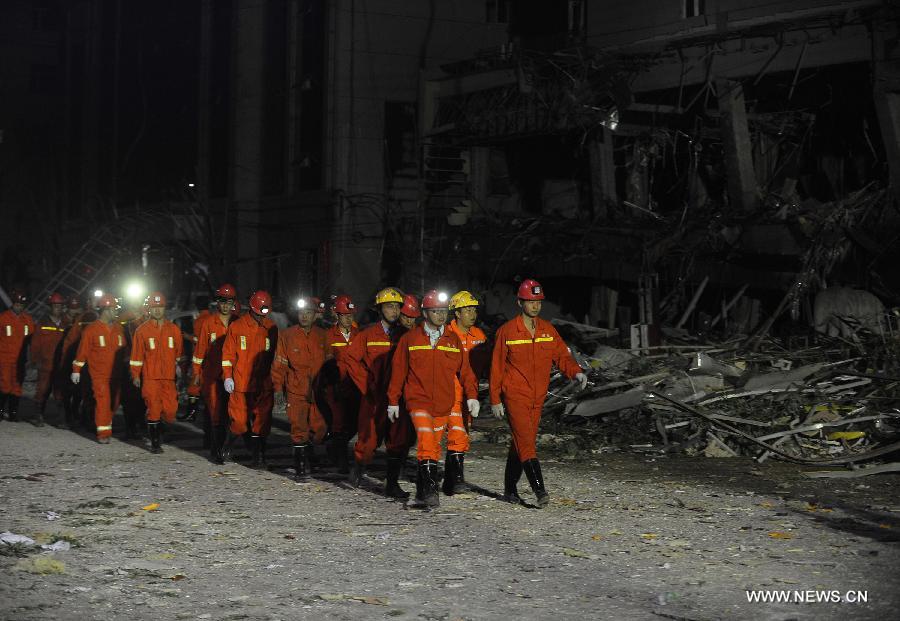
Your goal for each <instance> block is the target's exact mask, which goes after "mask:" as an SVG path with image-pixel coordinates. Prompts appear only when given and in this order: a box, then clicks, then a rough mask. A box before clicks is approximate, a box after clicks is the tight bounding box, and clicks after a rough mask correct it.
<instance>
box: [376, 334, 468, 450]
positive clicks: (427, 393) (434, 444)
mask: <svg viewBox="0 0 900 621" xmlns="http://www.w3.org/2000/svg"><path fill="white" fill-rule="evenodd" d="M457 381H458V382H459V383H460V384H461V385H462V387H463V390H464V392H465V394H466V397H467V398H469V399H477V398H478V383H477V382H476V380H475V375H474V374H473V373H472V368H471V367H470V366H469V360H468V358H467V357H466V356H465V355H464V352H463V349H462V342H461V341H460V340H459V336H457V334H456V333H455V332H453V331H452V330H448V329H447V328H444V331H443V334H441V335H440V336H439V337H438V339H437V341H436V342H435V345H434V347H432V346H431V338H430V337H429V336H428V333H426V332H425V328H423V327H422V326H421V325H419V326H416V327H415V328H413V329H412V330H410V331H409V332H407V333H406V334H404V335H403V337H402V338H401V339H400V341H399V342H398V343H397V349H396V351H394V357H393V360H392V361H391V379H390V384H389V385H388V391H387V398H388V404H390V405H399V404H400V395H401V392H402V394H403V397H404V399H405V400H406V407H407V409H408V410H409V413H410V415H411V416H412V419H413V424H414V425H415V428H416V436H417V437H418V440H419V445H418V449H417V454H416V456H417V459H418V460H419V461H423V460H427V459H433V460H435V461H437V460H439V459H440V458H441V438H442V437H443V435H444V429H446V427H447V423H448V421H449V419H450V410H451V408H452V407H453V403H454V401H455V400H456V382H457ZM460 422H462V421H460Z"/></svg>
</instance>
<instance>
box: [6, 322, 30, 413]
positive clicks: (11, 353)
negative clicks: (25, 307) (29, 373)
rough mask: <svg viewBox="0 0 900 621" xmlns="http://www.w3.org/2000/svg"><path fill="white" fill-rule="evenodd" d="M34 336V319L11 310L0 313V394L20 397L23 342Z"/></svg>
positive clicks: (22, 375)
mask: <svg viewBox="0 0 900 621" xmlns="http://www.w3.org/2000/svg"><path fill="white" fill-rule="evenodd" d="M33 334H34V319H32V318H31V315H29V314H28V313H25V312H23V313H21V314H19V315H17V314H15V313H14V312H12V310H7V311H4V312H3V313H0V392H2V393H3V394H5V395H13V396H16V397H21V396H22V381H23V380H24V379H25V340H26V339H27V338H28V337H29V336H32V335H33Z"/></svg>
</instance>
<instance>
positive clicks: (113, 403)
mask: <svg viewBox="0 0 900 621" xmlns="http://www.w3.org/2000/svg"><path fill="white" fill-rule="evenodd" d="M12 297H13V300H12V302H13V303H12V307H11V308H10V309H9V310H7V311H5V312H3V313H2V314H0V410H2V413H3V415H5V416H6V417H7V418H8V419H9V420H11V421H15V420H18V404H19V398H20V396H21V395H22V382H23V378H24V367H25V359H26V349H28V348H29V347H30V351H31V360H32V362H33V363H34V365H35V366H36V367H37V371H38V376H37V386H36V391H35V397H34V398H35V402H36V405H37V415H36V419H35V424H37V425H39V426H42V425H43V424H44V412H45V408H46V405H47V401H48V399H49V398H50V397H51V396H53V397H54V398H55V399H56V400H57V401H59V402H60V403H61V404H62V406H63V409H64V411H65V420H66V424H67V425H69V426H73V425H74V424H76V420H77V418H78V415H79V412H90V411H91V410H92V412H93V425H94V426H95V427H96V433H97V440H98V442H100V443H101V444H108V443H109V441H110V437H111V436H112V422H113V413H114V412H115V410H116V409H117V408H118V406H119V404H120V403H121V404H122V406H123V413H124V418H125V427H126V428H125V436H126V438H135V437H138V436H139V435H140V434H141V432H142V430H143V426H144V424H145V422H146V428H147V433H148V435H149V439H150V450H151V451H152V452H154V453H159V452H162V428H161V425H162V424H163V423H172V422H174V420H175V417H176V412H177V410H178V392H177V388H176V382H177V380H178V379H179V378H180V377H181V374H182V369H185V370H186V369H190V371H189V372H190V380H189V382H188V383H189V388H188V399H189V403H191V404H192V406H191V407H192V408H193V407H194V406H195V404H196V402H197V400H199V399H202V401H203V403H204V405H205V411H206V413H207V415H206V417H205V422H206V424H205V429H204V436H205V446H207V447H208V448H209V450H210V457H211V459H212V461H214V462H215V463H219V464H222V463H225V462H226V461H228V460H230V459H232V454H233V452H234V449H235V444H236V442H237V441H238V439H239V438H241V439H242V440H243V442H244V443H245V445H246V446H247V448H248V449H249V452H250V455H251V465H252V466H253V467H258V468H265V467H266V449H267V438H268V436H269V433H270V430H271V427H272V411H273V408H274V406H275V403H276V402H280V403H281V404H283V406H284V409H285V411H286V413H287V417H288V419H289V421H290V435H291V441H292V444H293V462H294V471H295V476H296V477H297V478H298V479H299V480H305V479H307V478H308V477H309V473H310V472H311V465H312V464H311V458H312V452H313V449H312V446H313V445H314V444H322V443H324V442H327V449H328V454H329V456H330V458H331V460H332V461H333V463H334V464H335V465H336V466H337V468H338V470H339V472H341V473H345V474H347V475H348V481H349V482H350V484H351V485H353V486H359V485H360V483H361V481H362V479H363V477H364V476H365V474H366V468H367V466H368V465H369V464H370V463H371V462H372V460H373V457H374V455H375V452H376V449H377V448H378V447H379V446H381V445H384V448H385V452H386V454H387V476H386V479H385V488H384V493H385V494H386V495H387V496H389V497H392V498H397V499H406V498H408V497H409V496H410V494H409V493H408V492H406V491H404V490H403V488H402V487H401V486H400V483H399V481H400V475H401V471H402V469H403V465H404V463H405V460H406V457H407V454H408V452H409V449H410V447H411V446H412V445H413V444H414V443H415V444H416V446H417V449H416V457H417V462H418V467H417V473H416V496H415V500H414V503H415V505H416V506H421V507H433V506H437V505H438V504H439V490H438V485H439V472H438V464H439V461H440V457H441V445H442V443H443V442H446V455H445V460H444V473H443V484H442V491H443V492H444V493H445V494H448V495H452V494H454V493H459V492H461V491H464V490H465V489H467V486H466V482H465V455H466V453H467V452H468V450H469V433H468V431H469V429H470V427H471V424H472V419H473V418H475V417H477V416H478V415H479V413H480V410H481V406H480V401H479V398H478V380H479V378H485V377H489V385H490V409H491V414H492V415H493V416H495V417H497V418H505V419H507V421H508V423H509V426H510V430H511V442H510V446H509V452H508V456H507V461H506V469H505V473H504V496H503V497H504V499H505V500H507V501H509V502H514V503H521V502H522V499H521V497H520V496H519V494H518V491H517V486H518V482H519V480H520V478H521V476H522V473H523V472H524V473H525V475H526V477H527V479H528V482H529V484H530V486H531V488H532V490H533V492H534V494H535V496H536V499H537V505H538V506H540V507H543V506H545V505H546V504H547V503H548V502H549V494H548V493H547V490H546V486H545V484H544V479H543V475H542V472H541V466H540V462H539V461H538V458H537V452H536V439H537V433H538V426H539V424H540V418H541V409H542V406H543V403H544V400H545V398H546V394H547V387H548V384H549V380H550V374H551V371H552V367H553V366H556V367H557V368H558V369H559V370H560V371H561V372H562V373H563V374H565V375H566V376H568V377H569V378H571V379H574V380H577V381H578V382H579V383H580V385H581V388H584V387H585V386H586V384H587V377H586V375H585V374H584V372H583V371H582V369H581V368H580V367H579V366H578V364H577V363H576V362H575V360H574V359H573V358H572V356H571V354H570V352H569V350H568V349H567V347H566V345H565V343H564V342H563V340H562V338H561V337H560V335H559V333H558V332H557V331H556V329H555V328H554V327H553V326H552V325H551V324H550V323H549V322H548V321H545V320H544V319H542V318H541V317H540V316H539V315H540V312H541V301H542V300H543V299H544V291H543V288H542V287H541V285H540V284H539V283H538V282H537V281H535V280H533V279H526V280H524V281H523V282H522V283H521V285H520V286H519V289H518V295H517V297H518V305H519V307H520V310H521V312H520V314H519V315H518V316H516V317H515V318H514V319H512V320H510V321H508V322H506V323H505V324H503V325H502V326H501V327H500V328H499V330H497V332H496V334H495V336H494V339H493V348H492V350H491V349H490V345H489V343H488V339H487V337H486V335H485V333H484V332H483V331H482V330H481V329H480V328H478V327H477V326H476V325H475V324H476V322H477V319H478V307H479V302H478V300H477V299H476V298H475V296H473V295H472V294H471V293H470V292H468V291H459V292H458V293H456V294H455V295H453V296H448V295H447V294H445V293H442V292H439V291H437V290H432V291H429V292H428V293H426V294H425V295H424V297H423V298H422V300H421V303H420V301H419V300H418V299H417V298H416V297H415V296H413V295H409V294H404V293H402V292H401V291H400V290H399V289H397V288H395V287H387V288H385V289H382V290H381V291H379V292H378V293H377V294H376V296H375V300H374V302H375V309H376V310H377V312H378V319H377V320H376V321H375V322H374V323H373V324H371V325H369V326H366V327H363V328H359V327H358V326H357V324H356V322H355V316H356V312H357V308H356V306H355V305H354V303H353V301H352V300H351V299H350V297H349V296H346V295H338V296H336V297H334V298H333V300H332V305H331V308H330V310H331V312H332V314H333V318H334V320H335V322H334V324H333V325H330V326H327V325H323V323H322V317H323V315H324V314H325V313H326V311H327V310H329V309H327V308H326V305H325V304H324V303H322V302H320V301H319V300H318V299H316V298H301V299H299V300H297V303H296V311H297V316H296V318H297V324H296V325H294V326H292V327H289V328H287V329H283V330H280V331H279V330H278V328H277V326H276V324H275V323H274V322H273V321H272V320H271V318H270V312H271V309H272V298H271V296H270V295H269V294H268V293H267V292H265V291H256V292H254V293H253V294H252V295H251V296H250V297H249V303H248V305H247V306H248V308H247V311H246V312H245V313H243V314H241V313H239V312H238V307H239V303H238V300H237V298H238V296H237V291H236V290H235V288H234V287H233V286H232V285H230V284H223V285H222V286H220V287H219V289H218V290H217V291H216V295H215V300H216V303H215V307H214V308H213V309H212V310H209V311H203V312H201V313H200V315H199V316H198V317H197V318H196V319H195V321H194V325H193V331H194V334H193V336H192V337H191V341H192V342H193V353H192V356H191V359H190V365H189V366H188V365H187V360H186V357H185V346H184V344H185V343H184V339H185V337H184V335H183V334H182V332H181V330H180V329H179V328H178V326H177V325H176V324H175V323H173V322H171V321H169V320H167V319H166V298H165V296H164V295H163V294H162V293H160V292H154V293H152V294H151V295H150V296H148V297H147V299H146V300H145V301H144V307H143V308H140V309H126V310H125V311H123V312H122V313H119V306H118V301H117V300H116V298H115V297H114V296H112V295H110V294H104V295H101V296H99V297H98V298H96V300H95V304H94V308H93V309H83V308H82V307H81V303H80V301H79V300H78V299H70V300H66V299H65V298H63V296H61V295H59V294H56V293H55V294H53V295H51V296H50V298H49V300H48V303H49V308H50V310H49V312H48V314H47V315H46V316H45V317H43V318H42V319H41V320H40V321H39V322H37V323H36V322H35V321H34V320H33V319H32V318H31V317H30V316H29V315H28V314H27V313H26V312H25V310H24V309H25V304H26V302H27V300H26V297H25V295H24V294H22V293H21V292H13V296H12ZM451 313H452V315H453V317H452V318H450V317H449V315H450V314H451ZM448 318H449V319H451V320H450V321H449V323H448ZM125 369H127V370H128V371H127V372H126V371H125ZM82 402H83V403H82ZM84 405H86V406H87V407H84ZM0 419H2V417H0ZM354 436H355V437H356V441H355V443H354V445H353V449H352V455H353V459H352V462H351V460H350V459H349V455H348V443H349V442H350V440H351V439H352V438H353V437H354ZM445 436H446V440H445Z"/></svg>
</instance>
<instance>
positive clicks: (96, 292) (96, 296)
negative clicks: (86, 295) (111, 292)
mask: <svg viewBox="0 0 900 621" xmlns="http://www.w3.org/2000/svg"><path fill="white" fill-rule="evenodd" d="M102 296H103V291H102V290H101V289H97V290H95V291H94V297H95V298H99V297H102Z"/></svg>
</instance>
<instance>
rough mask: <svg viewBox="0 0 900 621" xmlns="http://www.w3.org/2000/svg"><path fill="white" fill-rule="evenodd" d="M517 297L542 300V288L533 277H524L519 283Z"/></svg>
mask: <svg viewBox="0 0 900 621" xmlns="http://www.w3.org/2000/svg"><path fill="white" fill-rule="evenodd" d="M518 298H519V299H520V300H543V299H544V288H543V287H542V286H541V283H539V282H538V281H536V280H534V279H533V278H526V279H525V280H523V281H522V284H521V285H519V294H518Z"/></svg>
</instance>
